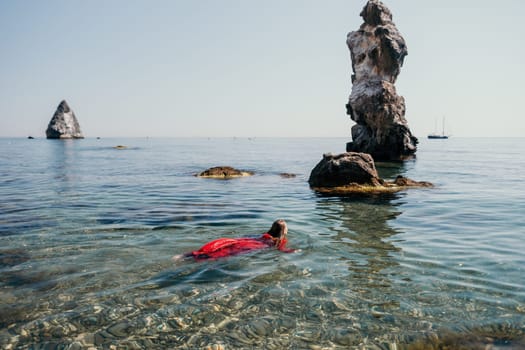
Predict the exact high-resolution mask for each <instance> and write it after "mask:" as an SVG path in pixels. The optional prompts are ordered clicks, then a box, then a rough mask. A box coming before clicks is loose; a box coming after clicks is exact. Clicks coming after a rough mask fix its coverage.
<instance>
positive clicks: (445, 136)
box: [428, 117, 448, 139]
mask: <svg viewBox="0 0 525 350" xmlns="http://www.w3.org/2000/svg"><path fill="white" fill-rule="evenodd" d="M428 138H429V139H448V135H445V117H443V127H442V129H441V134H438V133H437V132H433V133H432V134H428Z"/></svg>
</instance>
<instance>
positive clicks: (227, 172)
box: [195, 166, 253, 179]
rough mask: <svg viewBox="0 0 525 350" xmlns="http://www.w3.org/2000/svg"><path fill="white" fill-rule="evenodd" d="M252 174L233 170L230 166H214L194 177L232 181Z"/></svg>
mask: <svg viewBox="0 0 525 350" xmlns="http://www.w3.org/2000/svg"><path fill="white" fill-rule="evenodd" d="M251 175H253V172H251V171H245V170H239V169H235V168H233V167H231V166H216V167H212V168H209V169H206V170H204V171H202V172H200V173H198V174H196V175H195V176H198V177H208V178H214V179H233V178H238V177H245V176H251Z"/></svg>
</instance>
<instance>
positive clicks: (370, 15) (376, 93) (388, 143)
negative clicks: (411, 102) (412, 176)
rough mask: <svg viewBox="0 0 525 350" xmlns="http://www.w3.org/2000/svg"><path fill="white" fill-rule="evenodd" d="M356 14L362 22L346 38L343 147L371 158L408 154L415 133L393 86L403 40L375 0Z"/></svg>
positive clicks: (402, 53) (412, 149)
mask: <svg viewBox="0 0 525 350" xmlns="http://www.w3.org/2000/svg"><path fill="white" fill-rule="evenodd" d="M360 15H361V17H363V20H364V23H363V24H362V25H361V27H360V28H359V30H357V31H354V32H350V33H348V36H347V40H346V43H347V45H348V48H349V49H350V56H351V59H352V70H353V72H354V74H353V75H352V93H351V95H350V98H349V101H348V104H347V105H346V109H347V114H348V115H350V117H351V118H352V120H353V121H355V122H356V125H354V126H353V127H352V142H349V143H348V144H347V151H352V152H364V153H369V154H371V155H372V157H373V158H374V159H375V160H376V161H377V160H403V159H406V158H410V157H411V156H412V155H413V154H414V153H415V152H416V150H417V148H416V145H417V138H416V137H415V136H413V135H412V133H411V132H410V129H409V127H408V123H407V121H406V119H405V100H404V98H403V97H402V96H399V95H398V94H397V92H396V88H395V86H394V83H395V81H396V79H397V76H398V74H399V72H400V69H401V66H402V65H403V60H404V58H405V56H406V55H407V47H406V44H405V40H404V39H403V37H402V36H401V34H400V33H399V31H398V30H397V28H396V26H395V24H394V23H393V22H392V14H391V12H390V10H389V9H388V8H387V7H386V6H385V5H383V3H381V1H379V0H369V1H368V3H367V4H366V5H365V7H364V8H363V11H362V12H361V14H360Z"/></svg>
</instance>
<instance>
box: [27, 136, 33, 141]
mask: <svg viewBox="0 0 525 350" xmlns="http://www.w3.org/2000/svg"><path fill="white" fill-rule="evenodd" d="M27 138H28V139H29V140H34V139H35V138H34V137H33V136H28V137H27Z"/></svg>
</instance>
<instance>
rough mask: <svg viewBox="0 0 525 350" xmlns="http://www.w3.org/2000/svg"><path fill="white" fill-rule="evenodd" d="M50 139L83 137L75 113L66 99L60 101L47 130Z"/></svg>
mask: <svg viewBox="0 0 525 350" xmlns="http://www.w3.org/2000/svg"><path fill="white" fill-rule="evenodd" d="M46 136H47V138H48V139H83V138H84V136H83V135H82V132H81V131H80V125H79V124H78V120H77V118H76V117H75V113H73V111H72V110H71V108H69V105H68V104H67V102H66V101H65V100H63V101H62V102H60V104H59V105H58V107H57V110H56V112H55V114H54V115H53V118H51V121H50V122H49V125H48V126H47V130H46Z"/></svg>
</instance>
